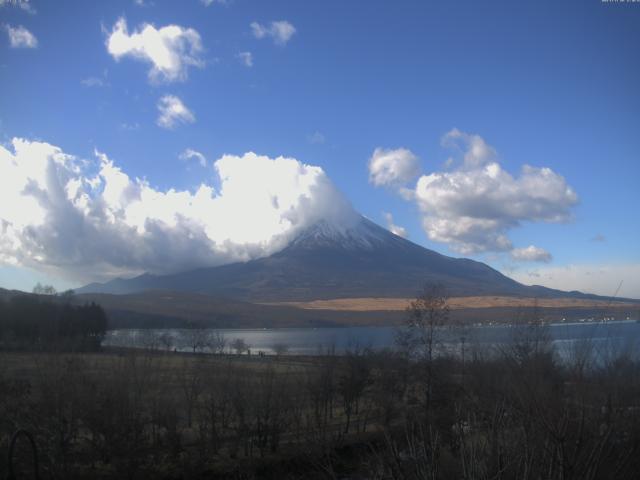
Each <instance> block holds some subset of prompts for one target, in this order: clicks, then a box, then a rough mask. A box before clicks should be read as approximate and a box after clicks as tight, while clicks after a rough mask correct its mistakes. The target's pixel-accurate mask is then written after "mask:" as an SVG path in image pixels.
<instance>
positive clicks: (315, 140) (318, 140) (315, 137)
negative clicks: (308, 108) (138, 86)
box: [307, 131, 326, 145]
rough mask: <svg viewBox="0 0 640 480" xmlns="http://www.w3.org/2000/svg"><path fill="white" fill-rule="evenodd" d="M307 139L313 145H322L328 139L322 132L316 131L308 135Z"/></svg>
mask: <svg viewBox="0 0 640 480" xmlns="http://www.w3.org/2000/svg"><path fill="white" fill-rule="evenodd" d="M307 140H308V141H309V143H311V144H313V145H320V144H323V143H324V142H325V141H326V138H325V137H324V135H323V134H322V133H320V132H318V131H315V132H313V133H312V134H311V135H308V136H307Z"/></svg>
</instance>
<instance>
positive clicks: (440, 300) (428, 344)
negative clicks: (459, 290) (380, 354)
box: [396, 284, 449, 411]
mask: <svg viewBox="0 0 640 480" xmlns="http://www.w3.org/2000/svg"><path fill="white" fill-rule="evenodd" d="M447 301H448V296H447V295H446V292H445V290H444V287H443V286H442V285H439V284H427V285H425V287H424V289H423V290H422V292H421V293H420V295H419V296H418V297H417V298H416V299H415V300H413V301H412V302H411V303H410V304H409V307H407V319H406V323H405V328H404V329H401V330H399V331H398V333H397V336H396V343H397V344H398V345H399V346H400V348H401V349H402V350H404V351H405V352H406V354H407V356H409V357H413V358H415V359H417V360H419V361H420V362H421V364H423V365H424V366H425V367H426V376H425V377H424V382H425V391H424V394H425V405H426V407H427V408H426V409H427V411H429V407H430V403H431V398H432V396H433V391H432V390H433V360H434V353H435V348H436V346H437V344H438V343H439V342H440V338H441V334H442V327H444V326H445V325H447V324H448V322H449V305H448V304H447Z"/></svg>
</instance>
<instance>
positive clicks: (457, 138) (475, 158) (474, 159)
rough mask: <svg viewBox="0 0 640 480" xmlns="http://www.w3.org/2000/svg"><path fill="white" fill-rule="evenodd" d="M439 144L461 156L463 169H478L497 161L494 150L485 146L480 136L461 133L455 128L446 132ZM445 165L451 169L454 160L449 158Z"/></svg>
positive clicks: (489, 146)
mask: <svg viewBox="0 0 640 480" xmlns="http://www.w3.org/2000/svg"><path fill="white" fill-rule="evenodd" d="M440 143H441V144H442V146H443V147H447V148H452V149H454V150H457V151H458V152H459V153H461V154H462V160H463V163H462V166H463V167H464V168H468V169H474V168H478V167H480V166H482V165H485V164H486V163H488V162H490V161H495V160H496V159H497V153H496V151H495V149H494V148H493V147H492V146H491V145H487V143H486V142H485V141H484V139H483V138H482V137H481V136H480V135H471V134H468V133H465V132H461V131H460V130H458V129H457V128H454V129H453V130H451V131H450V132H447V133H446V134H445V135H444V136H443V137H442V141H441V142H440ZM446 163H447V164H446V166H447V167H451V166H453V165H454V164H455V159H454V158H452V157H450V158H449V159H447V162H446Z"/></svg>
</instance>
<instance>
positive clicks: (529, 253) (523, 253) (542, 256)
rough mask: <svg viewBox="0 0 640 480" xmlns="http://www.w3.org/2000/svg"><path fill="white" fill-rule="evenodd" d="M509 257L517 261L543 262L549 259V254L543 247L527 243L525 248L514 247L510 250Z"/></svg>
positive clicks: (547, 261)
mask: <svg viewBox="0 0 640 480" xmlns="http://www.w3.org/2000/svg"><path fill="white" fill-rule="evenodd" d="M511 258H512V259H513V260H516V261H518V262H544V263H549V262H550V261H551V254H550V253H549V252H547V251H546V250H545V249H544V248H540V247H536V246H535V245H529V246H528V247H525V248H514V249H513V250H511Z"/></svg>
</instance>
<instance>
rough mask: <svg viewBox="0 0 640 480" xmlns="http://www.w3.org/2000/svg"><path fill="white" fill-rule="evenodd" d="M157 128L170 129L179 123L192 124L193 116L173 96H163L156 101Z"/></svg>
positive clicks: (194, 119)
mask: <svg viewBox="0 0 640 480" xmlns="http://www.w3.org/2000/svg"><path fill="white" fill-rule="evenodd" d="M158 113H159V115H158V120H157V121H156V123H157V124H158V126H159V127H162V128H166V129H172V128H175V127H176V126H177V125H178V124H180V123H194V122H195V121H196V117H195V115H194V114H193V113H192V112H191V110H189V109H188V108H187V107H186V106H185V104H184V103H182V100H180V99H179V98H178V97H176V96H175V95H164V96H163V97H162V98H160V100H159V101H158Z"/></svg>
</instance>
